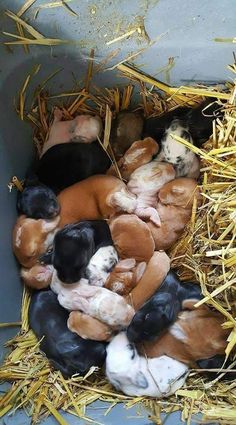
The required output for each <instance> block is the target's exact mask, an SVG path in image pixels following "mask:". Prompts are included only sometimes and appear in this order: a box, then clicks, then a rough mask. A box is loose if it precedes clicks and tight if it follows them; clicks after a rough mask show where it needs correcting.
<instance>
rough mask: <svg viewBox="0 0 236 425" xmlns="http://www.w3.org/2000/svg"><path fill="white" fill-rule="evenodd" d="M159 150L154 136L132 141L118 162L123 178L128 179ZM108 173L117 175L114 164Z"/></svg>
mask: <svg viewBox="0 0 236 425" xmlns="http://www.w3.org/2000/svg"><path fill="white" fill-rule="evenodd" d="M158 151H159V146H158V144H157V142H156V141H155V140H154V139H152V137H146V138H145V139H143V140H137V141H136V142H134V143H132V145H131V146H130V148H129V149H128V150H127V151H126V152H125V154H124V156H123V157H122V158H121V159H120V160H119V161H118V163H117V165H118V167H119V170H120V173H121V176H122V177H123V179H125V180H128V179H129V178H130V176H131V174H132V173H133V172H134V171H135V170H136V169H137V168H139V167H141V165H145V164H147V163H148V162H150V161H151V160H152V159H153V156H154V155H156V154H157V152H158ZM107 174H109V175H112V176H116V168H115V166H114V165H112V166H111V167H110V168H109V170H108V171H107Z"/></svg>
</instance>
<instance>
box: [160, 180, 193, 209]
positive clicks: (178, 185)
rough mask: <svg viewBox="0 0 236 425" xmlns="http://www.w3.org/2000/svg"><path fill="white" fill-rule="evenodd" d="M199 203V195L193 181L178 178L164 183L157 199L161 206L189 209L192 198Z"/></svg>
mask: <svg viewBox="0 0 236 425" xmlns="http://www.w3.org/2000/svg"><path fill="white" fill-rule="evenodd" d="M195 196H196V197H197V200H198V202H200V193H199V190H198V188H197V182H196V181H195V180H194V179H189V178H187V177H180V178H177V179H175V180H172V181H170V182H168V183H166V184H165V185H164V186H163V187H162V188H161V190H160V192H159V194H158V197H159V200H160V201H161V203H162V204H165V205H168V204H170V205H175V206H181V207H187V208H191V207H192V205H193V200H194V197H195Z"/></svg>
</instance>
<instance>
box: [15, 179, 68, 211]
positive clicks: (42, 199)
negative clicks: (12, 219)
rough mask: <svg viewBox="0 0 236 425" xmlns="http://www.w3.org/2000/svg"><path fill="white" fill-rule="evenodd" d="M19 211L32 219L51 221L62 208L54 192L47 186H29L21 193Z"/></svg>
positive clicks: (18, 202)
mask: <svg viewBox="0 0 236 425" xmlns="http://www.w3.org/2000/svg"><path fill="white" fill-rule="evenodd" d="M17 210H18V212H19V213H20V214H25V215H26V216H27V217H30V218H36V219H39V218H44V219H51V218H54V217H56V216H57V215H58V214H59V212H60V206H59V203H58V201H57V197H56V195H55V194H54V192H53V191H52V190H51V189H50V188H49V187H47V186H44V185H37V186H27V187H26V188H25V189H24V190H23V192H21V193H19V195H18V199H17Z"/></svg>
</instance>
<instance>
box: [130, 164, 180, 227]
mask: <svg viewBox="0 0 236 425" xmlns="http://www.w3.org/2000/svg"><path fill="white" fill-rule="evenodd" d="M174 178H175V170H174V168H173V166H172V165H171V164H167V163H164V162H156V161H152V162H149V163H148V164H146V165H142V166H141V167H139V168H138V169H137V170H135V171H134V172H133V173H132V174H131V176H130V179H129V182H128V184H127V188H128V189H129V190H130V192H132V193H133V194H135V195H137V207H136V209H135V214H137V215H138V216H139V217H141V218H143V219H146V218H147V217H148V216H150V217H151V221H153V222H154V223H155V224H156V225H157V226H159V227H160V226H161V221H160V217H159V214H158V212H157V210H156V208H157V193H158V192H159V190H160V189H161V188H162V186H163V185H164V184H165V183H167V182H169V181H171V180H173V179H174Z"/></svg>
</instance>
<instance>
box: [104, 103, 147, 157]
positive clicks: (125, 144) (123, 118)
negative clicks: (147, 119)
mask: <svg viewBox="0 0 236 425" xmlns="http://www.w3.org/2000/svg"><path fill="white" fill-rule="evenodd" d="M143 121H144V120H143V117H142V116H141V115H140V114H139V113H136V112H130V111H122V112H120V113H119V114H117V117H116V119H115V120H113V121H112V123H111V137H110V143H111V147H112V149H113V151H114V154H115V157H116V159H119V158H120V157H122V156H123V155H124V153H125V152H126V151H127V149H129V147H130V146H131V144H132V143H133V142H135V141H136V140H140V139H141V136H142V130H143Z"/></svg>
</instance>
